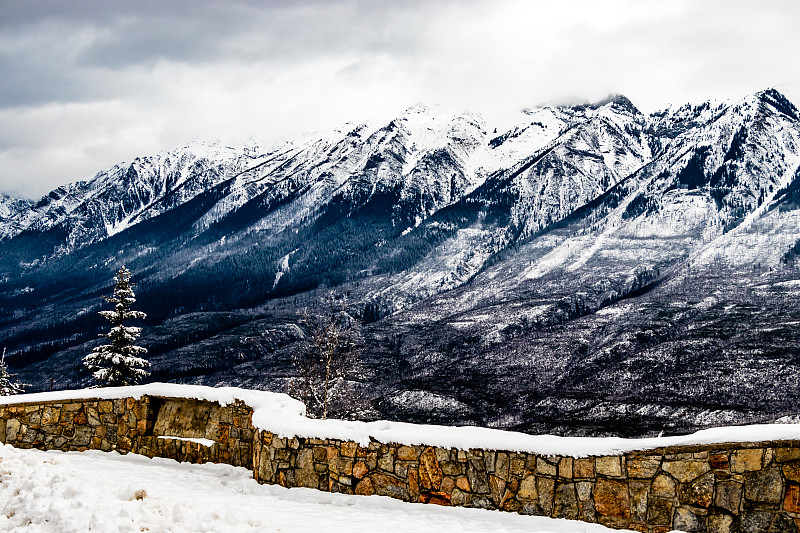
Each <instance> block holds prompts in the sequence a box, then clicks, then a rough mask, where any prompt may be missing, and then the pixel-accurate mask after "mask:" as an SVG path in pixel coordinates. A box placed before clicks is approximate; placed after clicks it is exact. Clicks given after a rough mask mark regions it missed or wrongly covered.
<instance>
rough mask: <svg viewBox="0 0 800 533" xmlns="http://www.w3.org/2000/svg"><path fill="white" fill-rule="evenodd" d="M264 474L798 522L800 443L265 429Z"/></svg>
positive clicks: (638, 516) (736, 520)
mask: <svg viewBox="0 0 800 533" xmlns="http://www.w3.org/2000/svg"><path fill="white" fill-rule="evenodd" d="M257 438H258V441H259V442H258V443H257V445H256V457H255V466H256V471H255V477H256V479H258V480H259V481H260V482H262V483H278V484H281V485H283V486H286V487H296V486H302V487H310V488H316V489H319V490H325V491H331V492H342V493H346V494H361V495H371V494H379V495H383V496H391V497H393V498H398V499H401V500H405V501H411V502H424V503H436V504H440V505H458V506H466V507H480V508H485V509H502V510H504V511H513V512H519V513H523V514H534V515H544V516H550V517H554V518H569V519H573V520H583V521H587V522H599V523H601V524H604V525H606V526H610V527H614V528H628V529H633V530H636V531H643V532H645V531H646V532H653V533H661V532H666V531H670V530H672V529H679V530H683V531H688V532H701V531H714V532H740V533H756V532H765V533H766V532H796V531H798V524H800V443H798V442H771V443H758V444H740V445H737V444H731V445H713V446H695V447H682V448H676V449H659V450H651V451H647V452H636V453H628V454H625V455H620V456H605V457H587V458H582V459H574V458H572V457H559V456H542V455H536V454H526V453H515V452H506V451H488V450H457V449H444V448H437V447H428V446H404V445H399V444H384V443H379V442H376V441H372V442H370V444H369V445H368V446H367V447H363V446H360V445H358V444H357V443H354V442H346V441H344V442H343V441H339V440H323V439H298V438H291V439H286V438H280V437H277V436H275V435H273V434H272V433H269V432H259V434H258V435H257Z"/></svg>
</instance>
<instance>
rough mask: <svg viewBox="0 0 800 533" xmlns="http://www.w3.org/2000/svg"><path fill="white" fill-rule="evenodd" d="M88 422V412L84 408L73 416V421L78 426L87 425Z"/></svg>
mask: <svg viewBox="0 0 800 533" xmlns="http://www.w3.org/2000/svg"><path fill="white" fill-rule="evenodd" d="M86 422H87V420H86V413H85V412H84V410H83V409H81V410H80V411H78V413H77V414H76V415H75V416H74V417H73V418H72V423H73V424H75V425H76V426H85V425H86Z"/></svg>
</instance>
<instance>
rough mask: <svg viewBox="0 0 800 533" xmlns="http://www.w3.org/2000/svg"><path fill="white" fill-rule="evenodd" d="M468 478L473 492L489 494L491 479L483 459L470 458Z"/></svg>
mask: <svg viewBox="0 0 800 533" xmlns="http://www.w3.org/2000/svg"><path fill="white" fill-rule="evenodd" d="M467 479H468V480H469V486H470V487H472V492H474V493H475V494H489V480H488V479H487V476H486V467H485V465H484V464H483V461H480V460H477V459H470V461H469V463H468V464H467Z"/></svg>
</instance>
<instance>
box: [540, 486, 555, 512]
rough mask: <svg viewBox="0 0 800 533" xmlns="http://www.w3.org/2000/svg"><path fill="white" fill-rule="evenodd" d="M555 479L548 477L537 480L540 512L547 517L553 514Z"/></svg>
mask: <svg viewBox="0 0 800 533" xmlns="http://www.w3.org/2000/svg"><path fill="white" fill-rule="evenodd" d="M555 485H556V482H555V480H554V479H550V478H547V477H539V478H536V492H537V493H538V494H539V510H540V511H541V512H542V514H543V515H545V516H551V515H552V513H553V498H554V495H555Z"/></svg>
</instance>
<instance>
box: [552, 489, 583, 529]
mask: <svg viewBox="0 0 800 533" xmlns="http://www.w3.org/2000/svg"><path fill="white" fill-rule="evenodd" d="M554 496H555V497H554V501H553V517H554V518H566V519H568V520H577V518H578V499H577V497H576V494H575V483H556V487H555V494H554Z"/></svg>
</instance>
